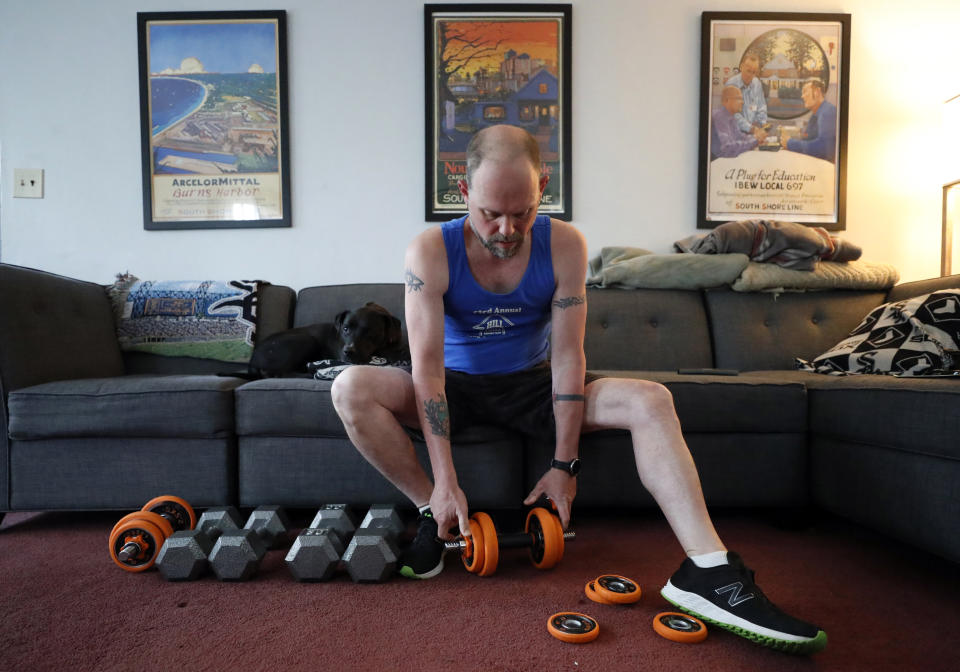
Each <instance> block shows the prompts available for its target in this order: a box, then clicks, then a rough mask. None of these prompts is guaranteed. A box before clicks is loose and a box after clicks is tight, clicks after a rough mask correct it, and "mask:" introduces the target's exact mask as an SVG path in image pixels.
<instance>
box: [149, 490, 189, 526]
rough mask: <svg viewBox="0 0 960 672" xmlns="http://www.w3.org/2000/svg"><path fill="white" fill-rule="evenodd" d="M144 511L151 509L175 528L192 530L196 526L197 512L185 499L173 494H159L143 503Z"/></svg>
mask: <svg viewBox="0 0 960 672" xmlns="http://www.w3.org/2000/svg"><path fill="white" fill-rule="evenodd" d="M143 510H144V511H152V512H153V513H159V514H160V515H162V516H164V517H165V518H168V519H169V520H170V521H171V524H172V525H173V527H174V528H175V529H178V530H192V529H193V528H194V527H196V526H197V514H196V513H194V511H193V507H192V506H190V504H189V503H187V500H185V499H181V498H180V497H177V496H175V495H160V496H159V497H154V498H153V499H151V500H150V501H149V502H147V503H146V504H144V505H143Z"/></svg>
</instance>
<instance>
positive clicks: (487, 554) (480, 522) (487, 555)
mask: <svg viewBox="0 0 960 672" xmlns="http://www.w3.org/2000/svg"><path fill="white" fill-rule="evenodd" d="M470 520H471V521H472V522H474V523H475V524H476V525H477V527H479V528H480V530H481V533H482V535H483V565H482V566H481V567H480V571H479V572H477V573H478V574H479V575H480V576H490V575H491V574H493V573H494V572H495V571H497V564H498V563H499V562H500V545H499V543H498V542H497V528H496V527H494V525H493V518H491V517H490V516H489V515H487V514H486V513H483V512H482V511H478V512H477V513H475V514H473V516H471V518H470ZM471 529H473V526H472V525H471ZM474 534H476V532H474ZM479 545H480V540H479V539H478V540H476V541H474V546H479Z"/></svg>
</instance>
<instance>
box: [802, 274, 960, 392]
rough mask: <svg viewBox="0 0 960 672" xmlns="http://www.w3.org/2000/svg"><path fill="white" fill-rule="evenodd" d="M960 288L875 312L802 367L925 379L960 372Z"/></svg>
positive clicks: (811, 369)
mask: <svg viewBox="0 0 960 672" xmlns="http://www.w3.org/2000/svg"><path fill="white" fill-rule="evenodd" d="M958 343H960V289H943V290H940V291H936V292H931V293H930V294H924V295H922V296H915V297H913V298H911V299H904V300H903V301H896V302H894V303H886V304H884V305H882V306H878V307H877V308H875V309H874V310H873V311H871V313H870V314H869V315H867V317H866V318H864V320H863V322H861V323H860V326H858V327H857V328H856V329H854V330H853V331H851V332H850V335H849V336H847V338H845V339H844V340H842V341H840V342H839V343H837V344H836V345H835V346H833V347H832V348H830V349H829V350H827V351H826V352H825V353H823V354H822V355H820V356H819V357H817V358H816V359H814V360H813V362H805V361H803V360H797V364H798V368H801V369H804V370H807V371H816V372H817V373H829V374H834V375H844V374H848V373H879V374H892V375H896V376H923V375H930V374H933V373H936V372H941V371H945V370H951V369H957V368H960V352H957V350H958V347H957V346H958Z"/></svg>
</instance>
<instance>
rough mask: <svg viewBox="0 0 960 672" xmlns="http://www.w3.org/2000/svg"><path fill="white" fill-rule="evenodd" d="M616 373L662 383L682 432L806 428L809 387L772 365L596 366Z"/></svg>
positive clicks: (621, 375)
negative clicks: (687, 371)
mask: <svg viewBox="0 0 960 672" xmlns="http://www.w3.org/2000/svg"><path fill="white" fill-rule="evenodd" d="M595 373H598V374H600V375H602V376H610V377H614V378H641V379H644V380H653V381H656V382H658V383H662V384H663V385H664V386H666V388H667V389H668V390H670V393H671V394H672V395H673V403H674V406H675V407H676V409H677V416H678V417H679V418H680V424H681V426H682V427H683V431H684V432H689V433H701V432H707V433H710V432H713V433H716V432H755V433H784V432H794V433H796V432H801V433H802V432H806V430H807V393H806V388H805V387H804V386H803V383H802V382H799V381H795V380H784V379H783V378H781V377H780V376H779V375H778V373H777V372H776V371H771V372H767V373H764V374H759V375H757V374H750V375H739V376H721V375H684V374H679V373H676V372H673V371H595Z"/></svg>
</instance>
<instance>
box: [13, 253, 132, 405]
mask: <svg viewBox="0 0 960 672" xmlns="http://www.w3.org/2000/svg"><path fill="white" fill-rule="evenodd" d="M0 287H2V288H3V291H0V315H2V316H3V317H2V319H0V378H2V380H0V388H2V390H3V391H4V392H9V391H10V390H16V389H18V388H21V387H28V386H30V385H37V384H39V383H45V382H48V381H51V380H64V379H67V378H89V377H93V376H119V375H121V374H122V373H123V362H122V360H121V357H120V346H119V345H117V336H116V332H115V329H114V324H113V312H112V311H111V309H110V301H109V300H108V299H107V295H106V294H105V293H104V291H103V287H102V286H100V285H96V284H93V283H91V282H83V281H81V280H73V279H71V278H65V277H62V276H58V275H54V274H52V273H44V272H42V271H36V270H33V269H30V268H20V267H17V266H10V265H7V264H0Z"/></svg>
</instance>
